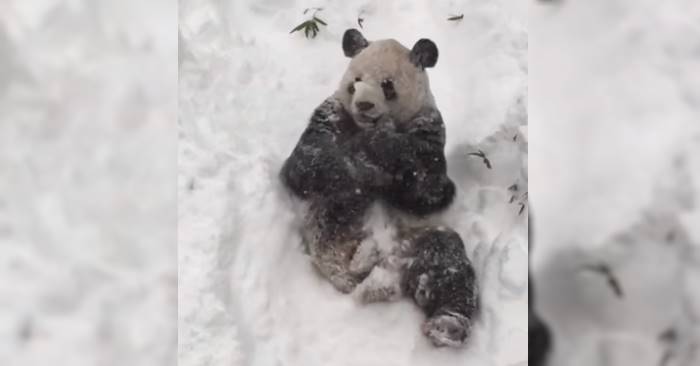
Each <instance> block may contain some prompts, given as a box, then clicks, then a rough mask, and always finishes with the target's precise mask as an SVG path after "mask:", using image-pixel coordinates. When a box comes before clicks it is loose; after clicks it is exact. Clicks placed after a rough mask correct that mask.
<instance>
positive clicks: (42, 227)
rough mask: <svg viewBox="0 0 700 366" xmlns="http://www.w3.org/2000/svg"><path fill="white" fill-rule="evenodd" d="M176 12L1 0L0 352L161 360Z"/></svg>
mask: <svg viewBox="0 0 700 366" xmlns="http://www.w3.org/2000/svg"><path fill="white" fill-rule="evenodd" d="M176 16H177V14H176V9H175V7H174V6H173V4H172V3H170V2H168V1H146V2H144V1H139V0H133V1H119V2H117V1H92V0H85V1H80V0H78V1H51V0H47V1H22V0H18V1H2V2H0V111H2V112H0V364H2V365H27V366H29V365H75V366H81V365H143V366H146V365H150V366H152V365H173V364H174V363H175V362H176V359H175V358H176V345H177V341H176V336H177V333H176V329H175V327H176V323H175V319H176V316H177V303H176V301H177V297H176V286H177V279H176V259H177V258H176V254H175V253H176V249H177V248H176V237H175V235H176V231H175V225H176V224H177V222H176V214H175V212H176V187H175V185H174V182H173V181H174V179H175V178H176V174H177V172H176V160H175V157H176V156H175V152H176V141H177V139H176V129H175V120H176V113H177V112H176V107H177V104H176V103H177V90H176V88H177V82H176V78H177V64H176V55H177V52H176V50H177V43H176V42H177V38H176V36H177V35H176V34H175V25H176Z"/></svg>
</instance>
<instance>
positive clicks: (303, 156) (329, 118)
mask: <svg viewBox="0 0 700 366" xmlns="http://www.w3.org/2000/svg"><path fill="white" fill-rule="evenodd" d="M344 118H347V113H346V112H345V110H344V108H343V106H342V104H341V103H340V102H339V101H338V100H337V99H335V98H332V97H331V98H328V99H326V100H325V101H323V103H321V105H319V106H318V107H317V108H316V109H315V110H314V112H313V114H312V115H311V118H310V120H309V124H308V125H307V127H306V129H305V130H304V132H303V133H302V135H301V137H300V139H299V142H297V144H296V146H295V147H294V150H293V151H292V153H291V155H290V156H289V157H288V158H287V160H286V161H285V162H284V165H283V166H282V169H281V171H280V178H281V180H282V182H283V183H284V184H285V186H287V187H288V188H289V189H290V190H291V191H292V192H293V193H294V194H296V195H297V196H299V197H301V198H306V197H308V196H309V195H311V194H318V193H320V194H323V193H324V192H330V191H332V190H333V189H337V188H338V187H336V186H337V185H338V184H339V183H338V180H339V179H346V178H347V175H348V167H347V164H345V163H344V161H343V155H342V154H341V152H340V150H339V148H338V144H337V139H338V138H339V136H340V134H341V133H342V131H341V129H340V127H339V122H341V121H342V120H343V119H344Z"/></svg>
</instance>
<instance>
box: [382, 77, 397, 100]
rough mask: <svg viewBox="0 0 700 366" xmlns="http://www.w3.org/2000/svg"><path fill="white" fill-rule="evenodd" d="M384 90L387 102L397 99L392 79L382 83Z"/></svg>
mask: <svg viewBox="0 0 700 366" xmlns="http://www.w3.org/2000/svg"><path fill="white" fill-rule="evenodd" d="M382 90H383V91H384V97H385V98H386V99H387V100H392V99H396V90H394V82H393V81H391V79H384V80H383V81H382Z"/></svg>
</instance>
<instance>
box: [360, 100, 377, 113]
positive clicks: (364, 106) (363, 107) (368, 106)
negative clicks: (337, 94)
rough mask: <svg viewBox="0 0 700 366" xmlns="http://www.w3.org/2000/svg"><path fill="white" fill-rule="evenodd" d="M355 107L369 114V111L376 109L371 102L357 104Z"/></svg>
mask: <svg viewBox="0 0 700 366" xmlns="http://www.w3.org/2000/svg"><path fill="white" fill-rule="evenodd" d="M355 105H356V106H357V109H359V110H360V111H362V112H367V111H368V110H370V109H372V108H374V103H371V102H357V103H355Z"/></svg>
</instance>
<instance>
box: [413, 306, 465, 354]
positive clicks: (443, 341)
mask: <svg viewBox="0 0 700 366" xmlns="http://www.w3.org/2000/svg"><path fill="white" fill-rule="evenodd" d="M471 327H472V324H471V321H470V320H469V318H467V317H465V316H464V315H461V314H457V313H446V314H441V315H437V316H434V317H432V318H430V319H428V320H427V321H426V322H425V323H424V324H423V334H425V335H426V336H427V337H428V339H430V341H431V342H432V343H433V345H435V346H436V347H461V346H463V345H464V344H465V343H466V342H467V338H468V337H469V335H470V333H471Z"/></svg>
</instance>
